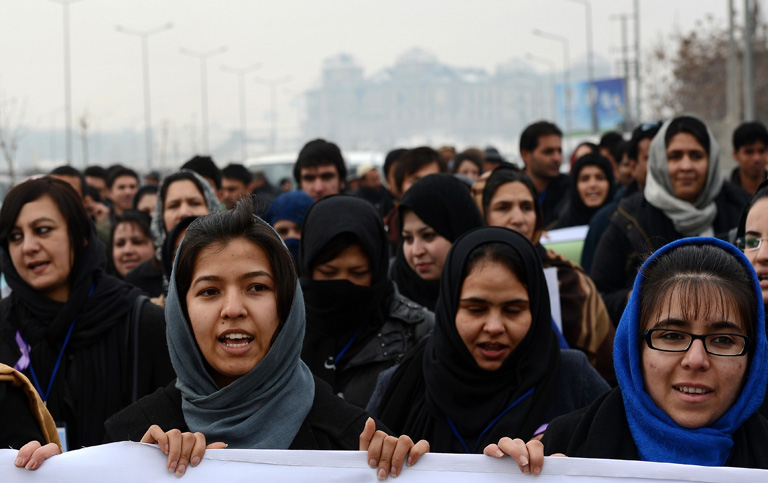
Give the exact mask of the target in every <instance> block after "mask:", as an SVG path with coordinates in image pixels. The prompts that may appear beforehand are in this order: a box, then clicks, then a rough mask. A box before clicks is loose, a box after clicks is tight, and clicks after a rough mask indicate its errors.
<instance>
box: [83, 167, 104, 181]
mask: <svg viewBox="0 0 768 483" xmlns="http://www.w3.org/2000/svg"><path fill="white" fill-rule="evenodd" d="M83 175H84V176H93V177H94V178H101V179H103V180H104V182H106V181H107V170H106V169H104V168H103V167H101V166H88V167H87V168H85V170H84V171H83Z"/></svg>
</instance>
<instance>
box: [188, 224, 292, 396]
mask: <svg viewBox="0 0 768 483" xmlns="http://www.w3.org/2000/svg"><path fill="white" fill-rule="evenodd" d="M273 273H274V272H273V270H272V265H271V263H270V262H269V259H268V258H267V254H266V253H265V252H264V250H263V249H262V248H261V247H260V246H258V245H256V244H255V243H253V242H251V241H249V240H246V239H245V238H237V239H235V240H232V241H231V242H229V243H228V244H227V245H226V246H224V247H222V246H221V245H211V246H208V247H206V248H205V249H203V250H202V251H200V253H199V254H198V255H197V259H196V261H195V268H194V271H193V272H192V284H191V285H190V288H189V291H188V292H187V294H186V301H187V311H188V313H189V321H190V324H191V326H192V332H193V333H194V334H195V341H196V342H197V346H198V347H199V348H200V352H201V353H202V355H203V357H204V358H205V360H206V361H207V362H208V364H209V365H210V367H211V371H212V374H211V375H212V377H213V379H214V381H216V383H217V384H218V385H219V387H224V386H226V385H228V384H230V383H232V382H233V381H234V380H235V379H237V378H238V377H240V376H242V375H244V374H246V373H248V372H249V371H250V370H251V369H253V368H254V367H256V365H257V364H258V363H259V362H260V361H261V360H262V359H263V358H264V357H265V356H266V355H267V352H268V351H269V347H270V345H271V344H272V338H273V336H274V334H275V331H276V330H277V327H278V326H279V325H280V319H279V317H278V315H277V291H276V282H275V280H274V275H273Z"/></svg>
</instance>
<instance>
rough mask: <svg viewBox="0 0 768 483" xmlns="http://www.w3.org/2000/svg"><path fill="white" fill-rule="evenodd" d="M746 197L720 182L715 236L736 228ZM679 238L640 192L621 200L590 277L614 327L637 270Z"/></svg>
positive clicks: (598, 248)
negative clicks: (650, 256) (649, 258)
mask: <svg viewBox="0 0 768 483" xmlns="http://www.w3.org/2000/svg"><path fill="white" fill-rule="evenodd" d="M748 202H749V196H748V195H747V194H746V193H745V192H744V191H743V190H742V189H740V188H737V187H735V186H733V185H732V184H730V183H727V182H726V183H723V187H722V189H721V190H720V194H719V195H718V196H717V198H715V204H716V205H717V216H716V217H715V221H714V222H713V223H712V227H713V229H714V232H715V235H716V236H718V237H721V238H722V237H724V236H725V235H726V234H727V232H728V230H730V229H732V228H734V227H736V225H738V223H739V219H740V217H741V212H742V210H743V209H744V206H746V204H747V203H748ZM680 238H683V235H682V234H680V233H678V231H677V230H675V226H674V224H673V223H672V220H671V219H669V218H668V217H667V216H666V215H665V214H664V212H663V211H661V210H660V209H658V208H656V207H655V206H653V205H651V204H650V203H648V201H647V200H646V199H645V197H644V196H643V193H642V192H638V193H635V194H634V195H632V196H630V197H628V198H625V199H623V200H621V202H620V203H619V206H618V208H617V209H616V211H614V212H613V214H612V215H611V219H610V224H609V225H608V228H606V230H605V233H603V236H602V237H601V238H600V243H599V244H598V245H597V250H596V251H595V255H594V260H593V262H592V267H591V270H590V276H591V277H592V280H593V281H594V282H595V285H596V286H597V289H598V290H599V291H600V293H601V294H602V296H603V300H604V301H605V305H606V307H607V308H608V313H609V314H610V316H611V320H612V321H613V323H614V324H618V322H619V320H620V319H621V314H622V313H623V312H624V306H625V305H626V301H627V294H628V293H629V291H630V290H631V289H632V284H633V283H634V281H635V275H637V269H638V268H639V267H640V265H641V264H642V262H643V261H644V260H645V259H646V258H647V257H648V256H649V255H650V254H651V253H653V252H654V251H656V250H658V249H659V248H661V247H663V246H664V245H666V244H667V243H670V242H673V241H675V240H678V239H680Z"/></svg>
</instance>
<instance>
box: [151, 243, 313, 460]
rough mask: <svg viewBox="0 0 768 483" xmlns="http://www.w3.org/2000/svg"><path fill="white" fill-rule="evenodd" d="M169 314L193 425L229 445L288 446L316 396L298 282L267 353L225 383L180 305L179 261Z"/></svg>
mask: <svg viewBox="0 0 768 483" xmlns="http://www.w3.org/2000/svg"><path fill="white" fill-rule="evenodd" d="M177 259H178V257H177ZM177 261H178V260H177ZM165 320H166V336H167V340H168V351H169V353H170V356H171V363H172V364H173V369H174V371H176V376H177V380H176V388H177V389H179V391H181V398H182V401H181V407H182V411H183V413H184V420H185V421H186V423H187V426H188V427H189V429H190V431H193V432H197V431H199V432H201V433H203V434H204V435H205V437H206V439H207V440H208V441H211V442H213V441H222V442H224V443H227V444H228V445H229V447H230V448H242V449H287V448H288V447H289V446H290V445H291V443H292V442H293V439H294V438H295V437H296V434H297V433H298V431H299V428H300V427H301V424H302V423H303V422H304V419H305V418H306V416H307V414H308V413H309V411H310V409H311V408H312V404H313V402H314V397H315V382H314V379H313V377H312V373H311V372H310V370H309V368H308V367H307V366H306V364H304V362H302V361H301V359H300V356H301V345H302V341H303V340H304V328H305V325H306V322H305V315H304V297H303V295H302V292H301V286H300V285H299V283H298V282H297V283H296V293H295V295H294V297H293V303H292V305H291V311H290V314H289V315H288V319H287V320H286V321H285V323H284V324H283V326H282V329H281V330H280V333H279V334H278V336H277V337H276V338H275V341H274V342H273V344H272V347H270V349H269V352H268V353H267V355H266V356H265V357H264V358H263V359H262V360H261V361H260V362H259V363H258V364H257V365H256V366H255V367H254V368H253V369H251V371H250V372H248V373H247V374H245V375H243V376H241V377H239V378H238V379H237V380H236V381H234V382H232V383H231V384H229V385H228V386H226V387H223V388H220V387H219V386H218V385H217V384H216V383H215V382H214V380H213V378H212V377H211V375H210V374H209V373H208V370H207V369H206V366H205V362H204V361H203V357H202V354H201V353H200V349H198V347H197V343H196V342H195V337H194V334H193V333H192V329H191V326H190V323H189V321H188V320H187V318H186V317H185V316H184V312H183V311H182V309H181V305H180V303H179V294H178V291H177V288H176V266H175V265H174V270H173V275H172V276H171V283H170V286H169V287H168V299H167V301H166V305H165ZM164 429H170V428H164Z"/></svg>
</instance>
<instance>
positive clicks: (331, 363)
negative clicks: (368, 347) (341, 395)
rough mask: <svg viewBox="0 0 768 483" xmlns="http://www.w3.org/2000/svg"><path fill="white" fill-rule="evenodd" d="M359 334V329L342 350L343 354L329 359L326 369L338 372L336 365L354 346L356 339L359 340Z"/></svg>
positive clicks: (340, 353)
mask: <svg viewBox="0 0 768 483" xmlns="http://www.w3.org/2000/svg"><path fill="white" fill-rule="evenodd" d="M359 333H360V329H357V331H355V335H353V336H352V338H351V339H349V342H347V345H345V346H344V348H343V349H341V352H339V353H338V354H336V357H328V360H327V361H326V362H325V368H326V369H331V370H334V371H335V370H336V363H337V362H339V360H340V359H341V356H343V355H344V353H345V352H347V350H348V349H349V348H350V347H351V346H352V343H353V342H354V341H355V339H357V334H359Z"/></svg>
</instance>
